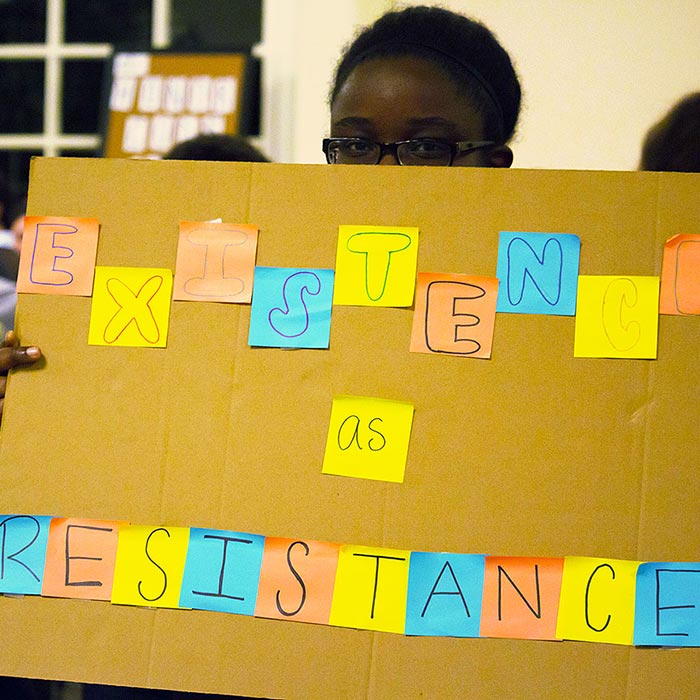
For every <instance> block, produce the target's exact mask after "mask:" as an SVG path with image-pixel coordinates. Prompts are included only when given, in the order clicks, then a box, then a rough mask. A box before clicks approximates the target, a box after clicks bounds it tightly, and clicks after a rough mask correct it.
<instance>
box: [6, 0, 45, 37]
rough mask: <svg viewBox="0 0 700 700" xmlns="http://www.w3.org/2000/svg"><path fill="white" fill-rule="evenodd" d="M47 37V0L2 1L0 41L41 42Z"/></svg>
mask: <svg viewBox="0 0 700 700" xmlns="http://www.w3.org/2000/svg"><path fill="white" fill-rule="evenodd" d="M45 37H46V2H45V0H4V2H0V43H3V44H19V43H40V42H43V41H44V39H45Z"/></svg>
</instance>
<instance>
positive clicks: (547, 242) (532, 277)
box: [496, 231, 581, 316]
mask: <svg viewBox="0 0 700 700" xmlns="http://www.w3.org/2000/svg"><path fill="white" fill-rule="evenodd" d="M580 257H581V241H580V240H579V237H578V236H575V235H574V234H571V233H512V232H506V231H501V234H500V237H499V244H498V264H497V267H496V277H498V279H499V281H500V284H499V291H498V302H497V304H496V311H503V312H506V313H516V314H550V315H555V316H573V315H574V314H575V313H576V290H577V286H578V269H579V259H580Z"/></svg>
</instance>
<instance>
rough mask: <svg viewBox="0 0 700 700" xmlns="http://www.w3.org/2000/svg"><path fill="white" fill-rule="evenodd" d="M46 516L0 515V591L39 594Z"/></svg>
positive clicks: (45, 543)
mask: <svg viewBox="0 0 700 700" xmlns="http://www.w3.org/2000/svg"><path fill="white" fill-rule="evenodd" d="M50 523H51V517H50V516H48V515H0V542H1V543H2V551H1V552H0V593H15V594H18V595H22V594H23V595H41V585H42V582H43V580H44V562H45V561H46V545H47V543H48V541H49V524H50Z"/></svg>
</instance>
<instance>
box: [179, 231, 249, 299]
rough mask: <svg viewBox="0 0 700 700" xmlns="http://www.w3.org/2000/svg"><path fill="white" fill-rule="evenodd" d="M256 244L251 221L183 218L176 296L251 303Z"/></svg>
mask: <svg viewBox="0 0 700 700" xmlns="http://www.w3.org/2000/svg"><path fill="white" fill-rule="evenodd" d="M257 245H258V228H257V226H253V225H251V224H220V223H209V222H202V221H182V222H181V223H180V238H179V240H178V246H177V263H176V265H175V281H174V285H173V299H182V300H185V301H220V302H228V303H249V302H250V300H251V298H252V293H253V272H254V270H255V255H256V251H257Z"/></svg>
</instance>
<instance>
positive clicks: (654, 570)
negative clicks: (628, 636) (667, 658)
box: [634, 562, 700, 647]
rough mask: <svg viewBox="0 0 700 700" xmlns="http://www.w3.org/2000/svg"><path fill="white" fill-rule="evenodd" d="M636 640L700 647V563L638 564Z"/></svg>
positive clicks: (646, 643)
mask: <svg viewBox="0 0 700 700" xmlns="http://www.w3.org/2000/svg"><path fill="white" fill-rule="evenodd" d="M634 643H635V644H638V645H644V646H648V645H652V646H673V647H698V646H700V563H698V562H695V563H684V562H644V563H643V564H641V565H640V566H639V569H638V571H637V597H636V607H635V614H634Z"/></svg>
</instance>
